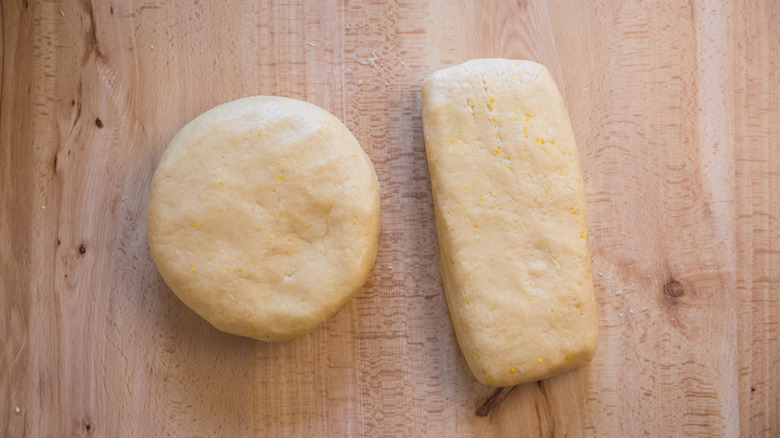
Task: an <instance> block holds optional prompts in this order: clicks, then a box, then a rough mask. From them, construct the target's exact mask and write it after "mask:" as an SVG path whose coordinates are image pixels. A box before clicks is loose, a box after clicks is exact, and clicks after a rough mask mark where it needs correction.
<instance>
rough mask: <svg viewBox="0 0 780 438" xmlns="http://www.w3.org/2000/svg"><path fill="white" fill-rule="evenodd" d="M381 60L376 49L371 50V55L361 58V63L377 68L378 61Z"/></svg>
mask: <svg viewBox="0 0 780 438" xmlns="http://www.w3.org/2000/svg"><path fill="white" fill-rule="evenodd" d="M377 61H379V57H378V56H376V50H372V51H371V57H370V58H365V59H361V60H360V64H362V65H367V66H369V67H371V68H372V69H374V70H376V62H377Z"/></svg>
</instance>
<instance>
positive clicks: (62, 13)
mask: <svg viewBox="0 0 780 438" xmlns="http://www.w3.org/2000/svg"><path fill="white" fill-rule="evenodd" d="M60 15H62V16H63V17H64V16H65V11H63V10H62V9H60Z"/></svg>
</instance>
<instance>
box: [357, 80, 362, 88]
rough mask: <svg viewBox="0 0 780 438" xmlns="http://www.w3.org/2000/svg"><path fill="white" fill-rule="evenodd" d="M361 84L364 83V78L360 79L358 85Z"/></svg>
mask: <svg viewBox="0 0 780 438" xmlns="http://www.w3.org/2000/svg"><path fill="white" fill-rule="evenodd" d="M361 85H363V79H361V80H359V81H358V87H359V86H361Z"/></svg>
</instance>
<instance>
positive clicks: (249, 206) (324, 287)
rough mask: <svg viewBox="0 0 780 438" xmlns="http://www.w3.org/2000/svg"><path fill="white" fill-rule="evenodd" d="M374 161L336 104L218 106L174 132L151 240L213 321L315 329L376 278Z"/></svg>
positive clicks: (153, 206)
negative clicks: (334, 111)
mask: <svg viewBox="0 0 780 438" xmlns="http://www.w3.org/2000/svg"><path fill="white" fill-rule="evenodd" d="M379 229H380V217H379V187H378V184H377V178H376V174H375V173H374V168H373V166H372V164H371V161H370V160H369V158H368V156H367V155H366V154H365V152H364V151H363V149H362V148H361V147H360V145H359V144H358V142H357V140H356V139H355V137H354V136H353V135H352V134H351V133H350V132H349V130H348V129H347V127H346V126H344V124H343V123H341V122H340V121H339V120H338V119H337V118H336V117H334V116H333V115H331V114H330V113H328V112H327V111H325V110H323V109H321V108H319V107H317V106H315V105H312V104H309V103H306V102H301V101H298V100H293V99H287V98H282V97H266V96H257V97H248V98H245V99H240V100H236V101H233V102H229V103H226V104H224V105H220V106H218V107H216V108H214V109H212V110H210V111H207V112H206V113H204V114H202V115H201V116H199V117H197V118H196V119H195V120H193V121H192V122H190V123H189V124H187V125H186V126H185V127H184V128H182V130H181V131H179V133H178V134H177V135H176V136H175V137H174V138H173V140H172V141H171V143H170V145H168V148H167V149H166V150H165V153H164V154H163V156H162V159H161V161H160V164H159V166H158V168H157V171H156V172H155V174H154V177H153V179H152V186H151V199H150V201H149V212H148V235H149V248H150V249H151V252H152V256H153V258H154V261H155V263H156V264H157V267H158V269H159V270H160V274H161V275H162V277H163V279H164V280H165V282H166V283H167V284H168V286H170V288H171V289H173V292H174V293H175V294H176V295H177V296H178V297H179V298H180V299H181V300H182V301H183V302H184V303H185V304H186V305H187V306H189V307H190V308H192V309H193V310H194V311H195V312H197V313H198V314H199V315H201V316H202V317H203V318H205V319H206V320H207V321H209V322H210V323H211V324H213V325H214V326H215V327H216V328H218V329H220V330H222V331H225V332H229V333H233V334H237V335H242V336H249V337H252V338H255V339H259V340H263V341H281V340H285V339H290V338H293V337H296V336H299V335H302V334H304V333H307V332H309V331H311V330H313V329H314V328H315V327H317V326H318V325H320V324H321V323H322V322H323V321H325V320H326V319H327V318H329V317H330V316H332V315H333V314H334V313H336V311H338V309H339V308H341V307H342V306H343V305H344V304H345V303H346V302H347V301H348V300H349V299H350V298H351V297H352V296H353V295H354V294H355V292H356V291H357V290H358V289H359V288H360V287H361V285H362V284H363V283H364V282H365V280H366V279H367V277H368V275H369V272H370V271H371V268H372V266H373V264H374V260H375V259H376V251H377V242H378V238H379Z"/></svg>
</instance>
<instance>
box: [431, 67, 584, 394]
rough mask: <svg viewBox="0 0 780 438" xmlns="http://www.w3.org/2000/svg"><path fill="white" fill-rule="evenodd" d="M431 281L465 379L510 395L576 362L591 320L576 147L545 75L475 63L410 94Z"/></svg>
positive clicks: (527, 69) (437, 75)
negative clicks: (432, 249) (426, 183)
mask: <svg viewBox="0 0 780 438" xmlns="http://www.w3.org/2000/svg"><path fill="white" fill-rule="evenodd" d="M422 115H423V128H424V134H425V145H426V150H427V154H428V166H429V170H430V174H431V185H432V188H433V198H434V205H435V212H436V229H437V231H438V235H439V248H440V256H441V257H440V265H441V274H442V283H443V286H444V291H445V295H446V297H447V302H448V305H449V308H450V315H451V317H452V322H453V326H454V328H455V333H456V336H457V338H458V343H459V344H460V347H461V350H462V351H463V354H464V356H465V358H466V361H467V362H468V365H469V367H470V368H471V371H472V372H473V373H474V375H475V376H476V377H477V379H478V380H479V381H480V382H482V383H483V384H485V385H490V386H511V385H517V384H520V383H525V382H530V381H535V380H540V379H544V378H547V377H551V376H554V375H557V374H561V373H563V372H566V371H569V370H572V369H574V368H578V367H580V366H582V365H585V364H587V363H588V362H589V361H590V360H591V358H592V357H593V355H594V353H595V351H596V344H597V336H598V318H597V314H596V303H595V297H594V289H593V280H592V277H591V268H590V258H589V255H588V246H587V220H586V217H585V195H584V187H583V183H582V177H581V171H580V164H579V157H578V154H577V146H576V145H575V143H574V136H573V134H572V128H571V122H570V120H569V115H568V113H567V112H566V108H565V106H564V103H563V99H562V98H561V95H560V93H559V92H558V89H557V87H556V86H555V83H554V81H553V79H552V77H551V76H550V74H549V72H548V71H547V69H546V68H544V67H543V66H541V65H539V64H536V63H534V62H530V61H515V60H505V59H480V60H473V61H469V62H466V63H463V64H460V65H457V66H454V67H450V68H446V69H443V70H439V71H437V72H435V73H434V74H432V75H431V76H430V77H428V78H427V79H426V80H425V82H423V85H422Z"/></svg>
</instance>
